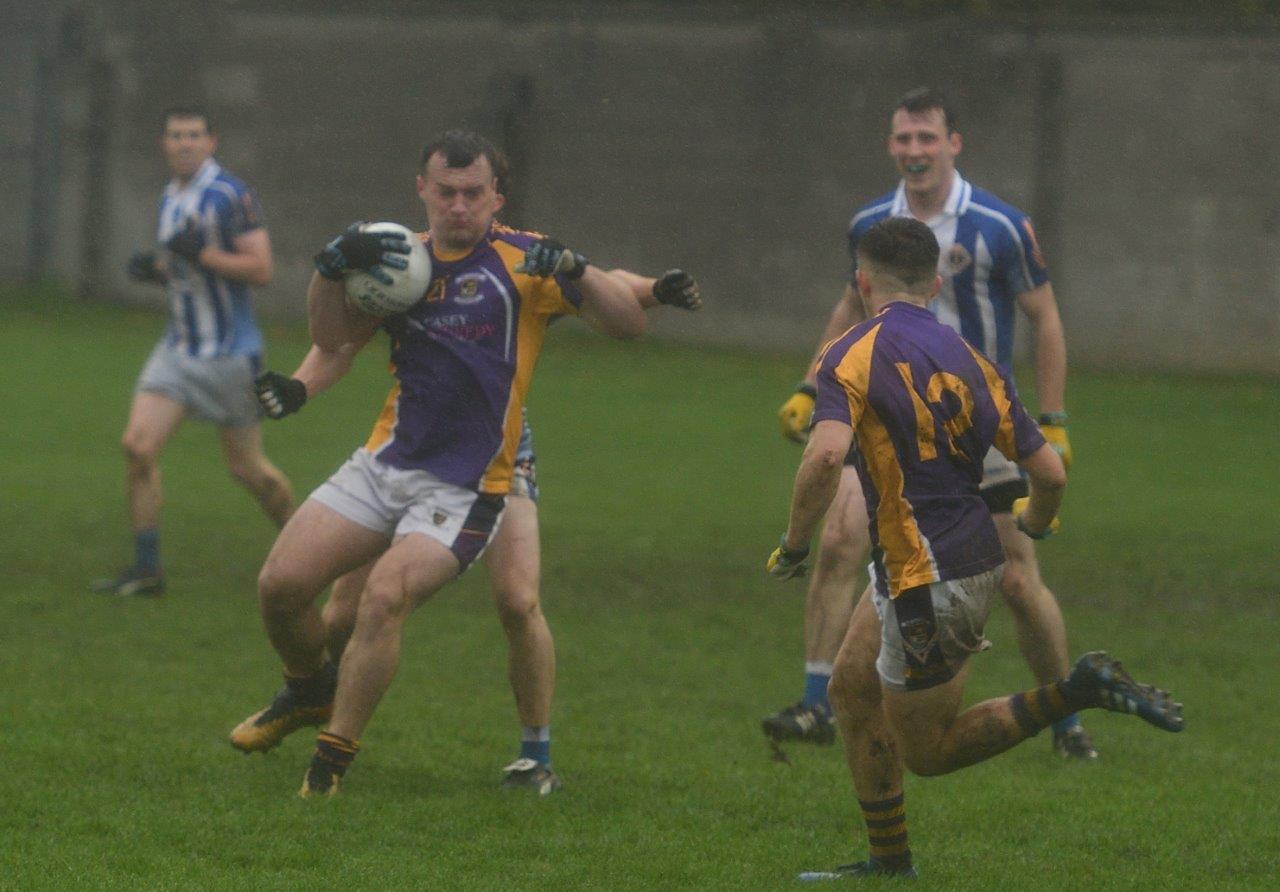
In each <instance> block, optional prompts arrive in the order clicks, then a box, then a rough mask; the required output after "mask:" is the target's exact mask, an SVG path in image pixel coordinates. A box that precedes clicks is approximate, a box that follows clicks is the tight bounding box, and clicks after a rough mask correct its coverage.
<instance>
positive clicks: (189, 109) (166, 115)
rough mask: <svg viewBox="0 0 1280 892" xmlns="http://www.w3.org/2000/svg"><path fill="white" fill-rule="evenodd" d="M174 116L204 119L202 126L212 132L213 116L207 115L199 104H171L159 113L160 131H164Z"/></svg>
mask: <svg viewBox="0 0 1280 892" xmlns="http://www.w3.org/2000/svg"><path fill="white" fill-rule="evenodd" d="M174 118H180V119H187V118H199V119H200V120H202V121H204V128H205V129H206V130H208V131H209V132H210V133H213V118H211V117H209V112H207V111H206V110H205V109H204V107H203V106H200V105H171V106H169V107H168V108H166V109H165V110H164V111H163V112H162V113H161V114H160V132H161V133H164V132H165V130H166V129H168V127H169V122H170V121H172V120H173V119H174Z"/></svg>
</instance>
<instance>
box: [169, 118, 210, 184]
mask: <svg viewBox="0 0 1280 892" xmlns="http://www.w3.org/2000/svg"><path fill="white" fill-rule="evenodd" d="M217 147H218V139H217V137H215V136H214V135H213V134H212V133H210V132H209V124H208V122H207V121H205V119H204V118H170V119H169V120H168V121H166V122H165V125H164V133H163V134H162V135H161V137H160V148H161V150H162V151H163V152H164V160H165V161H167V162H169V170H171V171H172V172H173V175H174V176H175V177H177V178H178V179H180V180H189V179H191V178H192V177H193V176H195V174H196V171H197V170H199V169H200V165H201V164H204V162H205V159H207V158H208V157H209V156H210V155H212V154H213V151H214V149H216V148H217Z"/></svg>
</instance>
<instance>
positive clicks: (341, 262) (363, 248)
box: [315, 222, 412, 285]
mask: <svg viewBox="0 0 1280 892" xmlns="http://www.w3.org/2000/svg"><path fill="white" fill-rule="evenodd" d="M361 225H363V224H361V223H360V222H356V223H352V224H351V225H350V226H348V227H347V229H346V231H345V232H343V233H342V235H340V236H338V237H337V238H335V239H334V240H333V241H331V242H329V244H327V245H325V246H324V247H323V248H322V249H321V250H320V253H319V254H317V255H316V256H315V264H316V272H318V273H319V274H320V275H322V276H324V277H325V278H326V279H329V280H330V281H332V282H336V281H338V280H339V279H341V278H342V277H343V276H344V275H346V274H347V273H349V272H351V271H352V270H353V269H362V270H366V271H367V272H368V273H369V275H371V276H373V277H374V278H375V279H377V280H378V281H379V282H381V283H382V284H383V285H390V284H391V276H389V275H387V273H386V271H385V270H383V269H381V267H384V266H389V267H391V268H392V269H408V268H409V259H408V258H407V257H406V256H405V255H406V254H408V253H409V252H410V251H411V250H412V249H411V248H410V247H409V243H408V242H407V241H405V237H404V233H403V232H361V231H360V227H361Z"/></svg>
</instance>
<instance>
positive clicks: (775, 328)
mask: <svg viewBox="0 0 1280 892" xmlns="http://www.w3.org/2000/svg"><path fill="white" fill-rule="evenodd" d="M295 6H299V7H305V8H307V9H309V10H310V12H308V13H306V14H299V13H296V12H291V11H287V10H288V9H289V8H290V5H289V4H268V5H266V6H265V8H268V9H284V10H286V11H277V12H271V11H265V12H264V11H262V10H263V9H264V5H263V4H208V3H202V4H197V3H187V2H177V3H158V2H141V3H123V2H116V3H111V2H104V3H99V4H93V5H92V6H89V7H78V6H76V5H75V4H70V3H64V4H62V5H61V6H59V5H57V4H54V5H52V6H50V7H45V8H43V11H42V12H38V13H28V14H26V16H27V17H26V20H25V21H26V24H25V26H24V29H23V30H22V32H21V35H24V36H20V38H19V43H20V44H21V49H22V52H20V53H18V54H15V55H13V56H6V57H5V62H4V67H3V72H2V73H3V75H4V82H3V84H2V85H0V89H3V91H4V94H5V98H6V99H8V98H10V97H11V96H14V95H19V94H21V95H34V94H35V92H36V89H35V87H23V86H22V84H23V83H24V79H27V78H34V75H35V71H36V65H35V63H34V62H33V61H32V56H34V55H35V54H36V50H37V49H42V50H43V52H44V53H45V54H46V56H47V55H49V54H50V53H51V52H52V50H51V47H54V46H55V45H56V41H54V40H53V38H52V35H55V34H57V33H58V23H59V21H60V20H61V18H62V17H63V16H64V14H65V11H66V10H68V9H88V10H89V12H88V15H87V17H86V25H85V27H84V29H82V30H83V31H84V33H87V34H89V35H90V36H91V37H90V39H88V40H87V41H86V45H85V46H83V47H81V48H79V49H75V48H73V50H74V51H68V50H67V49H66V48H65V46H64V49H63V52H62V53H61V56H60V57H59V59H60V61H59V65H60V70H62V71H63V73H64V77H63V79H62V84H61V89H60V90H59V91H58V93H59V95H58V99H57V102H56V106H57V115H56V116H55V117H56V120H57V121H58V123H59V125H60V126H59V128H58V131H59V134H60V136H61V140H60V142H61V146H62V149H61V152H60V153H59V155H58V159H57V169H58V170H59V176H58V177H57V189H56V195H55V198H54V199H53V202H54V204H53V207H54V208H55V210H54V212H53V214H52V215H51V216H52V217H53V220H52V221H51V225H53V226H54V228H55V229H56V231H57V233H58V234H59V238H58V239H57V249H56V251H55V252H54V254H53V256H51V257H50V258H49V266H50V267H51V268H52V269H53V270H54V271H56V272H57V273H58V274H60V275H62V276H66V277H69V278H71V279H73V280H74V279H78V278H82V279H85V280H86V281H87V282H88V287H89V289H90V290H91V291H92V292H93V293H94V294H101V295H105V296H120V295H123V296H127V297H129V298H131V299H139V300H145V299H148V296H147V292H146V291H145V290H140V289H136V288H134V287H132V286H130V284H129V283H128V282H126V281H125V280H124V279H123V277H122V274H121V273H120V267H121V264H122V262H123V259H124V258H125V257H126V256H127V255H128V253H129V251H130V250H131V249H132V248H133V247H134V246H136V245H141V244H144V243H145V242H146V241H147V239H148V236H149V234H150V232H151V231H152V229H153V226H154V220H153V213H154V207H155V201H156V198H157V195H158V192H159V189H160V187H161V185H162V183H163V180H164V178H165V173H164V168H163V164H162V163H161V160H160V158H159V156H158V153H157V150H156V145H155V135H156V128H157V124H156V121H155V115H156V113H157V111H158V110H159V109H161V108H163V107H164V106H165V105H167V104H170V103H173V102H178V101H184V100H189V99H192V98H194V99H196V100H199V101H203V102H205V103H207V104H208V105H209V106H210V107H211V109H212V110H213V112H214V113H215V115H216V118H217V122H218V125H219V129H220V130H221V133H222V148H221V150H220V152H219V156H220V158H221V159H222V161H223V162H224V163H225V164H226V165H227V166H229V167H231V168H232V169H233V170H235V171H237V172H238V173H240V174H241V175H242V176H244V177H245V179H247V180H248V181H249V182H250V183H251V184H253V185H254V186H255V187H256V188H257V190H258V191H259V193H260V194H261V197H262V201H263V204H264V205H265V207H266V211H267V214H268V218H269V221H270V227H271V233H272V237H273V239H274V241H275V244H276V249H277V261H278V266H279V270H280V272H279V276H278V279H277V281H276V283H274V284H273V285H272V287H271V288H269V289H266V290H264V292H263V293H262V294H261V298H260V299H261V303H262V304H263V306H264V308H265V309H266V311H267V312H279V313H290V312H298V311H299V310H300V308H301V300H302V289H303V284H304V282H305V280H306V276H307V275H308V272H309V264H308V258H309V256H310V255H311V254H312V253H313V252H314V251H315V250H316V249H317V247H318V246H319V245H320V244H322V243H323V241H324V239H325V238H326V237H328V236H329V235H330V234H331V233H333V232H335V231H337V230H339V229H340V228H342V227H343V226H344V225H345V224H346V223H348V222H349V221H350V220H352V219H356V218H365V219H381V218H386V219H396V220H401V221H403V222H406V223H410V224H413V223H416V222H417V221H418V220H420V219H421V214H420V206H419V205H418V204H417V199H416V196H415V195H414V194H413V189H412V182H413V180H412V178H413V175H414V173H415V167H416V161H417V154H418V152H419V150H420V148H421V145H422V144H423V142H424V141H425V140H426V139H428V138H429V137H430V136H432V135H434V134H435V133H437V132H438V131H440V130H443V129H445V128H446V127H450V126H457V125H465V126H470V127H474V128H477V129H480V130H482V131H484V132H486V133H488V134H490V135H492V136H494V137H495V138H496V139H497V140H498V141H500V142H502V143H504V144H505V145H506V146H507V148H508V150H509V151H510V153H511V155H512V156H513V161H514V163H515V168H516V169H515V182H514V185H513V190H512V195H511V207H510V214H509V215H508V221H509V222H512V223H514V224H516V225H527V226H530V227H533V228H538V229H541V230H543V231H548V232H552V233H554V234H556V235H557V236H559V237H561V238H562V239H564V240H565V241H567V242H569V243H571V244H573V245H574V246H575V247H578V248H579V249H580V250H583V251H585V252H586V253H588V254H589V255H590V256H592V257H593V258H595V259H596V260H598V261H599V262H601V263H605V264H619V265H624V266H627V267H630V268H633V269H638V270H644V271H658V270H660V269H663V268H665V267H667V266H671V265H677V264H678V265H683V266H686V267H687V268H689V269H691V270H693V271H695V272H696V273H697V274H698V276H699V278H700V280H701V281H702V282H703V285H704V291H705V293H706V295H707V298H708V306H707V309H706V311H705V312H704V313H702V314H699V316H697V317H693V318H689V317H685V316H675V315H673V314H668V315H667V317H666V318H664V319H661V320H659V322H660V324H659V328H661V329H664V330H666V331H668V332H669V333H672V334H673V335H675V336H679V337H686V338H692V339H704V340H714V341H728V342H736V343H751V344H757V345H761V346H766V347H779V348H795V347H807V346H810V345H811V344H812V342H813V341H814V340H815V339H816V336H817V334H818V332H819V330H820V328H821V324H822V321H823V320H824V319H825V315H826V313H827V312H828V310H829V309H830V306H831V304H832V302H833V301H834V300H835V298H836V297H837V296H838V295H839V293H840V291H841V289H842V288H843V282H844V278H843V277H844V274H845V271H846V269H847V265H848V260H847V258H846V257H845V254H844V229H845V224H846V222H847V219H848V217H849V214H850V212H851V211H852V209H853V208H854V207H855V206H856V205H857V204H859V203H861V202H862V201H865V200H867V199H869V198H872V197H874V196H876V195H879V194H881V193H883V192H885V191H887V190H888V189H889V188H891V186H892V185H893V183H894V179H895V177H894V173H893V170H892V168H891V165H890V163H889V161H888V158H887V156H886V154H885V149H884V131H885V110H886V108H887V106H888V105H889V104H890V103H891V102H892V100H893V98H894V97H896V96H897V95H898V94H900V93H901V92H903V91H904V90H906V89H908V88H910V87H912V86H916V85H918V84H921V83H932V84H934V85H937V86H942V87H944V88H946V89H947V90H948V92H949V93H950V94H951V95H952V96H953V98H954V99H955V101H956V103H957V105H958V107H959V110H960V115H961V130H962V133H963V134H964V137H965V140H966V149H965V152H964V154H963V156H962V158H961V170H962V172H963V173H964V174H965V175H966V176H967V177H969V178H970V179H972V180H974V181H975V182H977V183H979V184H981V185H984V186H986V187H988V188H990V189H993V190H994V191H996V192H998V193H999V194H1001V195H1002V196H1004V197H1005V198H1007V199H1008V200H1010V201H1012V202H1014V203H1016V204H1019V205H1021V206H1022V207H1024V208H1026V209H1027V210H1029V211H1030V212H1031V213H1033V215H1035V216H1036V218H1037V226H1038V229H1039V232H1040V236H1041V241H1042V243H1043V245H1044V248H1045V251H1046V253H1047V255H1048V257H1049V262H1050V268H1051V272H1052V274H1053V278H1054V284H1055V287H1056V288H1057V290H1058V293H1059V297H1060V301H1061V304H1062V307H1063V314H1064V318H1065V320H1066V324H1067V328H1068V342H1069V346H1070V350H1071V354H1072V357H1073V360H1076V361H1079V362H1081V363H1088V364H1091V365H1102V366H1158V367H1189V368H1204V369H1233V370H1257V371H1267V372H1272V373H1275V372H1280V251H1278V250H1277V248H1278V247H1280V245H1278V244H1277V242H1278V237H1277V227H1278V226H1280V193H1278V191H1277V190H1280V177H1277V173H1280V171H1277V163H1276V160H1275V156H1276V153H1275V152H1274V151H1272V150H1271V147H1272V146H1273V144H1274V143H1275V141H1276V139H1277V137H1280V123H1277V121H1280V36H1278V35H1277V34H1276V33H1271V34H1267V35H1235V36H1232V35H1212V34H1204V33H1199V34H1190V33H1163V32H1161V31H1159V30H1157V29H1155V28H1153V27H1150V26H1148V27H1145V28H1143V29H1138V30H1135V29H1134V28H1133V27H1128V28H1126V29H1123V30H1121V29H1096V30H1093V31H1088V32H1085V31H1081V30H1074V31H1073V30H1057V31H1040V32H1035V31H1031V30H1028V29H1025V28H1018V27H1013V26H1001V25H992V24H990V23H973V22H965V21H961V20H951V19H948V20H939V21H932V22H930V21H924V20H913V21H910V22H900V21H899V22H895V21H888V20H865V19H857V18H848V17H842V16H840V15H838V14H836V13H833V12H832V11H831V6H830V4H822V5H819V6H814V7H812V8H811V7H808V6H804V5H786V6H784V5H782V4H778V5H776V6H774V7H769V6H767V5H766V6H764V7H761V8H763V9H766V10H772V11H769V12H760V11H758V8H757V7H750V8H748V9H746V11H744V10H743V9H742V8H741V7H739V6H737V5H734V4H728V3H721V4H716V3H710V4H704V5H699V6H697V7H693V8H685V7H679V8H675V9H673V8H662V14H661V15H660V16H658V15H655V14H654V9H655V6H654V5H653V4H649V5H643V6H642V5H638V4H612V5H610V6H601V5H590V4H580V5H576V6H568V7H566V6H564V5H554V4H549V3H548V4H529V3H523V4H514V3H491V4H487V5H485V6H483V7H476V6H475V5H473V7H472V8H473V9H474V8H480V9H482V10H483V11H482V12H474V11H473V12H471V13H469V14H464V13H462V12H460V11H459V10H460V9H461V8H462V7H459V6H458V5H456V4H374V5H373V6H372V7H370V8H376V9H387V10H393V11H394V12H395V14H387V15H382V16H379V15H376V14H374V13H367V14H361V15H360V16H354V15H351V14H344V13H342V12H339V11H338V10H339V9H340V7H339V5H338V4H295ZM328 6H332V8H333V10H334V11H332V12H324V11H320V10H322V9H323V8H326V7H328ZM9 7H13V8H14V9H17V8H18V7H17V6H16V5H15V4H12V3H11V2H9V0H4V2H2V3H0V8H5V9H7V8H9ZM64 30H65V29H64ZM66 42H67V41H66V40H65V39H64V40H63V44H65V43H66ZM19 57H21V58H19ZM94 60H96V61H94ZM33 117H34V109H33V103H31V102H28V103H25V104H23V103H18V104H15V105H12V106H11V105H10V104H9V103H6V105H5V108H4V110H3V112H0V154H3V156H4V157H5V158H6V159H10V160H11V161H12V162H13V163H11V164H10V165H7V166H6V168H5V170H4V171H0V188H3V189H5V190H6V192H8V193H10V194H12V195H13V196H14V200H13V201H12V202H11V203H7V204H6V206H5V208H4V210H3V212H0V275H3V276H7V277H13V276H17V275H20V274H21V273H22V272H23V271H24V270H25V269H26V268H27V267H28V266H29V265H30V256H29V255H30V252H29V251H28V246H27V242H28V241H29V239H28V238H27V234H28V230H29V225H28V221H29V220H30V218H31V214H30V210H29V208H30V204H31V201H30V200H29V196H32V195H35V196H36V197H37V198H41V196H40V195H39V194H38V193H39V190H33V189H32V188H31V186H32V184H31V183H30V181H28V182H27V183H25V184H23V183H22V182H21V180H22V178H23V177H24V176H26V177H30V176H31V175H32V174H31V171H32V170H34V169H35V166H34V165H33V163H32V162H31V161H30V160H29V159H30V158H31V155H32V152H31V148H30V147H31V145H33V144H34V140H35V137H34V136H32V127H31V126H30V125H29V124H24V122H29V121H30V120H32V119H33ZM24 126H26V131H24V129H23V128H24ZM24 134H25V135H24ZM24 140H25V142H24ZM24 152H25V155H24ZM24 157H25V158H27V159H28V160H27V161H26V162H24V161H23V158H24ZM94 159H99V160H98V162H97V163H98V164H99V166H101V167H103V169H104V170H105V174H103V175H102V176H96V175H94V174H93V167H92V165H93V163H94ZM24 163H25V167H24ZM100 179H101V180H105V182H104V183H101V184H98V180H100ZM95 184H97V185H98V188H96V189H95ZM42 200H44V201H46V202H48V201H50V199H49V196H48V195H43V197H42ZM38 216H39V215H38ZM95 270H99V271H100V272H95ZM152 298H154V296H152Z"/></svg>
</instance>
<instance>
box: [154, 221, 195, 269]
mask: <svg viewBox="0 0 1280 892" xmlns="http://www.w3.org/2000/svg"><path fill="white" fill-rule="evenodd" d="M164 246H165V247H166V248H168V249H169V250H170V251H171V252H172V253H173V254H174V255H175V256H177V257H181V258H182V259H183V260H185V261H187V262H188V263H193V264H194V263H199V262H200V252H201V251H203V250H204V246H205V241H204V233H203V232H201V231H200V228H199V226H197V225H196V221H195V220H188V221H187V225H186V226H184V227H183V228H182V230H181V231H179V232H177V233H175V234H174V235H173V237H172V238H170V239H169V240H168V241H167V242H165V243H164Z"/></svg>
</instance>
